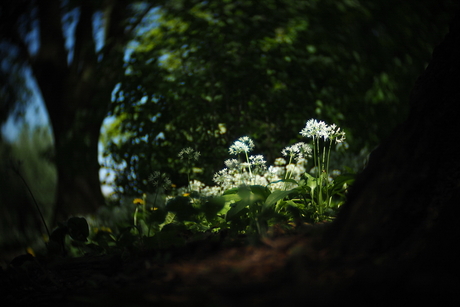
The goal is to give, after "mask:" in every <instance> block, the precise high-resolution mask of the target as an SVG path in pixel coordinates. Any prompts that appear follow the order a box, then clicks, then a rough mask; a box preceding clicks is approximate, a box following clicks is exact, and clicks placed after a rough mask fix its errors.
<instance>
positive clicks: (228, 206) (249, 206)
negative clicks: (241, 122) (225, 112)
mask: <svg viewBox="0 0 460 307" xmlns="http://www.w3.org/2000/svg"><path fill="white" fill-rule="evenodd" d="M300 134H301V135H302V136H303V137H305V138H306V139H309V140H311V142H298V143H295V144H293V145H290V146H287V147H285V148H284V149H283V150H282V151H281V154H282V155H283V157H280V158H277V159H276V160H275V161H274V165H271V166H268V167H267V165H266V164H267V163H266V161H265V159H264V157H263V156H262V155H250V153H251V152H252V150H253V149H254V147H255V144H254V142H253V140H252V139H251V138H249V137H248V136H243V137H241V138H239V139H238V140H236V141H235V142H234V143H233V144H232V145H231V146H230V148H229V154H230V155H232V156H234V157H232V158H230V159H228V160H226V161H225V162H224V164H225V168H223V169H222V170H220V171H218V172H217V173H216V174H215V176H214V178H213V180H214V182H215V183H216V184H215V185H214V186H206V185H205V184H203V183H202V182H200V181H198V180H196V179H192V178H191V174H192V169H193V167H194V163H197V161H198V159H199V156H200V153H199V152H198V151H195V150H193V149H192V148H185V149H183V150H182V151H181V152H180V153H179V154H178V157H179V158H180V159H181V160H182V161H183V162H184V166H185V170H186V171H185V173H186V174H187V179H188V185H187V186H185V187H182V188H178V189H171V187H172V184H171V181H170V180H169V178H168V176H167V175H166V174H161V173H159V172H154V173H153V174H152V175H151V176H150V177H149V181H150V183H151V184H152V187H153V190H154V193H151V194H148V193H146V194H144V195H143V196H142V198H135V199H134V201H132V202H131V205H133V206H134V207H133V208H132V209H131V210H132V211H131V218H129V217H125V218H124V219H123V220H122V221H121V222H119V223H118V224H116V225H111V227H108V226H100V225H98V227H93V228H92V231H91V233H90V234H89V235H88V236H87V237H88V240H89V243H87V244H86V247H87V249H88V250H89V251H91V252H99V253H100V252H109V251H114V250H119V251H122V250H134V249H136V248H142V249H144V248H154V249H164V248H169V247H171V246H175V245H176V246H177V245H182V244H185V243H186V242H188V241H190V240H193V239H194V238H197V236H198V237H199V236H201V235H204V234H213V233H222V232H225V233H227V234H228V237H230V238H236V237H237V235H242V234H243V235H245V236H246V237H247V238H253V239H254V238H255V239H256V240H257V238H261V237H264V236H268V235H271V234H273V233H274V229H277V231H278V232H281V233H285V232H290V231H296V230H298V229H299V227H300V228H301V227H302V226H303V225H304V224H306V223H318V222H326V221H330V220H332V219H333V218H334V216H335V214H336V212H337V210H338V208H339V207H340V206H341V204H342V203H343V202H344V201H345V197H346V191H347V188H348V187H349V185H350V184H352V182H353V180H354V175H353V174H340V172H338V171H337V170H334V171H332V172H330V170H329V161H330V157H331V152H332V148H333V147H334V145H336V146H337V145H340V144H342V143H343V142H344V140H345V133H344V132H343V131H342V130H341V129H340V128H339V127H337V126H336V125H327V124H326V123H325V122H323V121H317V120H315V119H311V120H309V121H307V123H306V126H305V127H304V128H303V129H302V130H301V131H300ZM172 191H173V192H172ZM167 192H168V193H169V195H167V194H168V193H167ZM126 205H129V203H128V204H126ZM127 212H129V211H127ZM95 223H96V224H97V223H98V222H95ZM90 224H91V223H90ZM66 229H69V228H66Z"/></svg>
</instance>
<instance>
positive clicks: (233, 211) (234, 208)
mask: <svg viewBox="0 0 460 307" xmlns="http://www.w3.org/2000/svg"><path fill="white" fill-rule="evenodd" d="M247 206H248V202H247V201H244V200H240V201H239V202H236V203H234V204H231V208H230V210H228V212H227V217H226V219H227V221H229V220H231V219H233V218H235V217H236V216H238V213H240V211H241V210H243V209H244V208H246V207H247Z"/></svg>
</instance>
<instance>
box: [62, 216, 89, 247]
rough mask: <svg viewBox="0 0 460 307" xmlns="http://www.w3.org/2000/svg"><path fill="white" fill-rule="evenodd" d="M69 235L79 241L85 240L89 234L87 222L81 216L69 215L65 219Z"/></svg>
mask: <svg viewBox="0 0 460 307" xmlns="http://www.w3.org/2000/svg"><path fill="white" fill-rule="evenodd" d="M67 227H68V229H69V235H70V237H71V238H72V239H74V240H76V241H80V242H86V241H87V238H88V236H89V226H88V222H87V221H86V219H85V218H83V217H71V218H70V219H69V220H68V221H67Z"/></svg>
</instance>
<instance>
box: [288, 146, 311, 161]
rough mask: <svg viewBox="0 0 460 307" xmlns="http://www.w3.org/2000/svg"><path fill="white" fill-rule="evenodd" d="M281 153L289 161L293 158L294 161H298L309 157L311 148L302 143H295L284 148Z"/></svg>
mask: <svg viewBox="0 0 460 307" xmlns="http://www.w3.org/2000/svg"><path fill="white" fill-rule="evenodd" d="M281 153H282V154H283V156H285V157H286V156H288V157H290V158H291V159H292V158H294V159H295V160H296V161H298V160H299V159H302V158H304V159H306V158H309V157H311V154H312V149H311V146H310V145H309V144H307V143H304V142H298V143H295V144H294V145H291V146H288V147H286V148H284V149H283V150H282V151H281Z"/></svg>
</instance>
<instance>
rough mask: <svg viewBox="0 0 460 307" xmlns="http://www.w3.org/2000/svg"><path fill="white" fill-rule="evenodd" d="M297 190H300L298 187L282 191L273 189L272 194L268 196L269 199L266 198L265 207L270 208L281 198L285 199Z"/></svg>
mask: <svg viewBox="0 0 460 307" xmlns="http://www.w3.org/2000/svg"><path fill="white" fill-rule="evenodd" d="M297 191H298V190H297V189H292V190H289V191H280V190H276V191H273V192H272V193H271V194H270V196H268V197H267V199H266V200H265V203H264V209H267V208H270V207H271V206H273V205H274V204H276V202H277V201H279V200H280V199H284V198H285V197H286V196H288V195H289V194H292V193H294V192H297Z"/></svg>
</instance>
